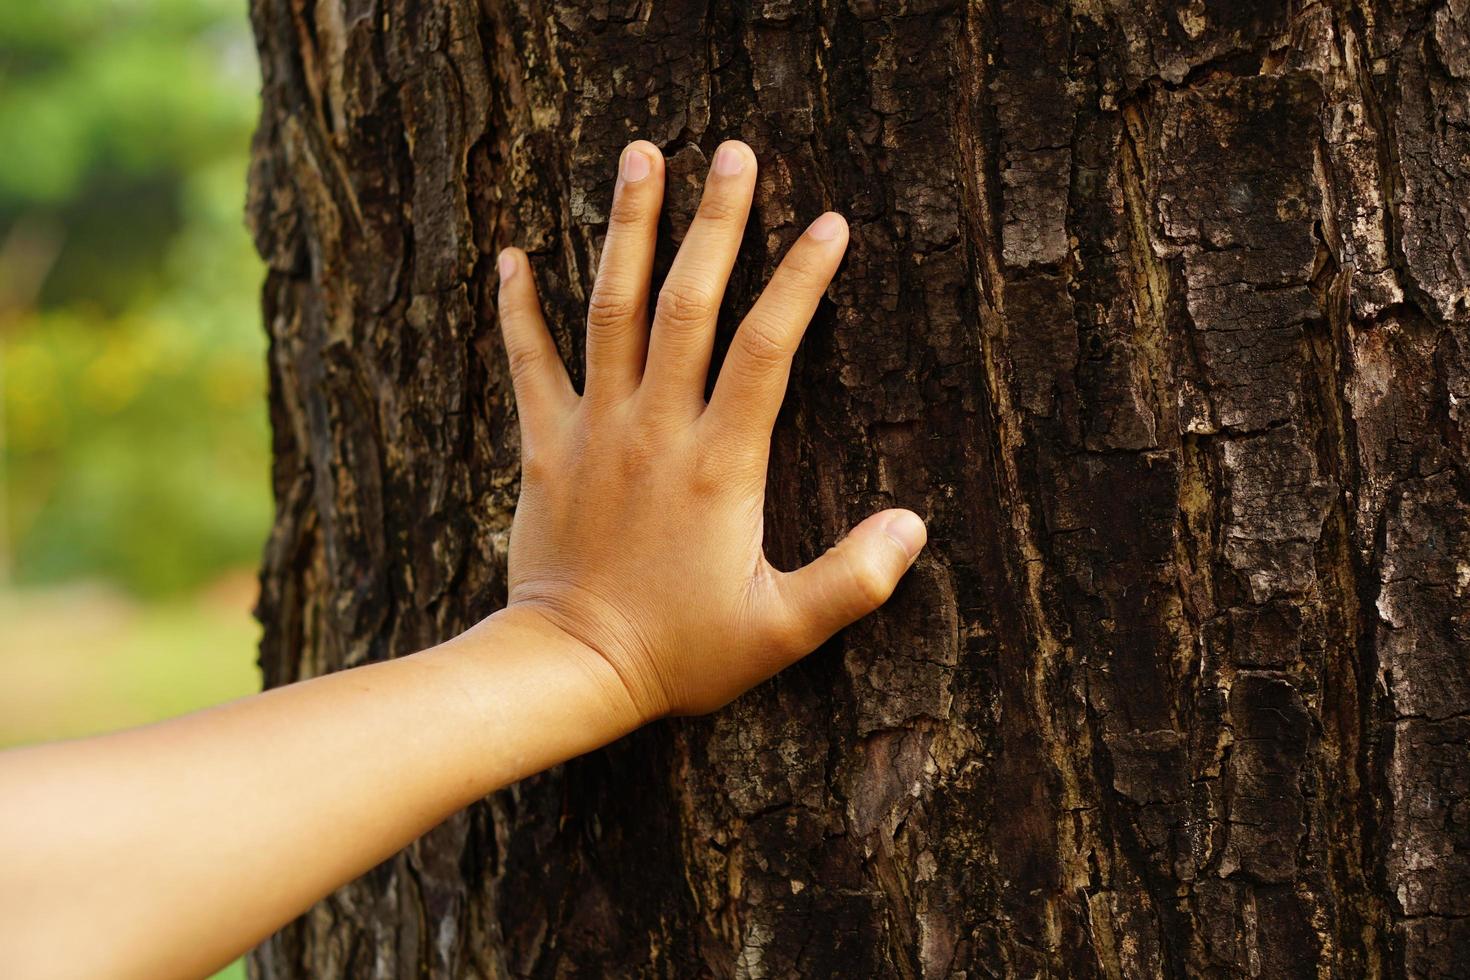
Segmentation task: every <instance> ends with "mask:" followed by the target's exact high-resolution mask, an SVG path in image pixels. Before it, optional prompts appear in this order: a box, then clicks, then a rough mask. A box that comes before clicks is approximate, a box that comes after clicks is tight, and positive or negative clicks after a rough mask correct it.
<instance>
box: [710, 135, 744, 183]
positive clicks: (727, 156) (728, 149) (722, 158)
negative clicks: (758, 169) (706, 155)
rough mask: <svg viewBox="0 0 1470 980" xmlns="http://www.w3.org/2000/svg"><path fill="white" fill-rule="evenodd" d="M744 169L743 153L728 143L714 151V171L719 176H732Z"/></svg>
mask: <svg viewBox="0 0 1470 980" xmlns="http://www.w3.org/2000/svg"><path fill="white" fill-rule="evenodd" d="M744 169H745V154H744V153H741V152H740V151H739V150H738V149H736V148H735V147H734V146H732V145H731V144H729V143H726V144H725V145H724V146H722V147H720V149H719V151H718V152H716V153H715V173H717V174H719V175H720V176H721V177H733V176H735V175H736V174H738V173H739V172H740V171H742V170H744Z"/></svg>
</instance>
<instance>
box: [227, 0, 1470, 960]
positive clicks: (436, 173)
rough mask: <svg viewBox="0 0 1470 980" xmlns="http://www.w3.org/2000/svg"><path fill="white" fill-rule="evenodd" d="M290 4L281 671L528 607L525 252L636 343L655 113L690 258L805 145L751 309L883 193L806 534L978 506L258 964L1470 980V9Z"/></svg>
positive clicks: (1373, 1)
mask: <svg viewBox="0 0 1470 980" xmlns="http://www.w3.org/2000/svg"><path fill="white" fill-rule="evenodd" d="M253 17H254V22H255V29H256V32H257V35H258V38H259V43H260V53H261V59H262V64H263V71H264V79H265V86H264V100H265V101H264V112H263V115H262V119H261V126H260V131H259V135H258V138H257V142H256V148H255V159H254V166H253V171H252V175H251V202H250V209H249V211H250V219H251V223H252V227H253V229H254V232H255V235H256V239H257V241H258V243H259V247H260V250H261V252H262V254H263V255H264V256H265V257H266V259H267V260H268V262H269V267H270V272H269V277H268V279H267V282H266V285H265V296H264V310H265V319H266V323H267V326H268V329H269V331H270V336H271V358H270V374H271V382H272V384H271V414H272V419H273V421H274V426H275V460H276V462H275V471H274V486H275V493H276V496H277V500H278V505H279V510H278V513H277V518H276V525H275V530H274V533H273V534H272V536H271V540H270V544H269V547H268V550H267V553H266V559H265V569H264V572H263V583H264V592H263V597H262V600H261V605H260V615H261V619H262V621H263V622H264V624H265V636H264V640H263V642H262V646H261V663H262V666H263V668H264V672H265V678H266V682H267V683H268V684H271V685H276V684H282V683H286V682H288V681H293V680H296V679H299V678H303V677H308V676H311V675H315V674H320V673H323V672H325V671H329V670H335V669H338V668H342V667H347V666H351V665H355V664H361V663H365V662H368V661H372V660H377V659H381V658H385V657H392V656H397V655H400V654H406V653H409V652H411V651H413V650H416V649H419V648H421V647H424V646H426V645H429V644H432V643H434V642H436V641H439V640H442V639H444V638H446V637H448V636H450V635H452V634H454V633H456V632H457V631H459V630H461V629H463V628H465V627H467V626H469V625H470V624H472V623H474V622H475V621H476V620H478V619H480V618H481V617H483V616H484V615H486V614H488V613H489V612H491V611H492V610H494V609H495V608H497V606H498V605H499V604H500V603H501V602H502V601H503V598H504V593H505V544H506V538H507V531H508V529H509V527H510V522H511V515H512V510H513V507H514V504H515V500H516V491H517V456H518V446H517V434H516V422H515V411H514V405H513V402H512V399H511V393H510V392H511V389H510V384H509V381H508V378H507V369H506V365H505V363H504V355H503V353H502V350H501V346H500V340H499V337H498V334H497V331H496V322H495V309H494V292H493V290H494V278H495V277H494V272H493V257H494V254H495V250H496V249H497V248H498V247H499V246H501V245H504V244H510V243H515V244H519V245H522V246H524V247H525V248H526V249H527V250H528V251H529V252H530V253H531V255H532V260H533V263H534V266H535V270H536V275H537V278H538V281H539V283H540V285H541V287H542V290H543V294H544V296H545V299H546V303H547V308H548V318H549V319H550V321H551V322H552V323H554V324H555V325H556V326H555V328H554V329H555V333H556V338H557V341H558V343H559V344H560V346H561V348H562V351H563V353H564V354H565V355H566V357H567V360H568V363H569V364H570V365H572V373H573V376H574V377H579V376H580V370H581V369H580V364H581V356H582V334H581V328H582V322H583V304H584V303H585V301H586V298H587V293H588V289H589V286H590V282H591V279H592V273H593V269H594V268H595V265H596V258H597V254H598V250H599V247H600V245H601V241H602V236H603V233H604V230H605V222H606V218H607V205H608V199H609V196H610V193H611V189H612V182H613V177H614V169H615V164H616V160H617V156H618V153H619V150H620V149H621V148H622V146H623V145H624V144H625V142H626V141H628V140H630V139H632V138H634V137H646V138H648V139H651V140H653V141H654V142H655V143H657V144H659V145H660V146H662V147H663V149H664V152H665V153H666V155H667V156H668V160H669V166H668V170H669V176H670V179H669V189H668V199H667V202H666V205H667V207H666V211H667V217H666V220H665V228H666V230H667V232H668V233H669V235H670V238H671V239H672V240H673V241H677V239H678V236H679V233H680V231H681V230H682V228H683V227H684V226H685V225H686V223H687V221H688V219H689V217H690V214H691V211H692V209H693V206H694V203H695V200H696V195H697V193H698V188H699V184H700V182H701V180H702V178H703V175H704V172H705V169H706V165H707V162H708V157H709V154H710V153H711V152H712V150H713V148H714V147H715V145H716V144H717V143H718V142H719V141H720V140H721V139H724V138H727V137H740V138H742V139H744V140H746V141H747V142H749V143H750V144H751V146H752V147H754V148H755V151H756V154H757V156H758V157H759V159H760V163H761V168H762V169H761V176H760V181H759V186H758V190H757V194H756V206H755V210H754V213H753V216H752V219H751V225H750V230H749V233H748V235H747V237H746V248H745V252H744V261H743V264H742V267H741V269H740V270H738V271H737V273H736V279H735V280H734V281H733V282H732V286H731V289H730V292H729V294H728V298H727V308H726V313H727V314H728V315H727V316H725V317H724V318H722V324H721V342H722V343H723V342H724V341H726V340H728V337H729V334H730V332H731V330H732V329H733V326H734V323H735V322H736V320H737V318H738V315H739V314H740V312H742V311H743V310H744V309H745V308H746V306H747V305H748V304H749V303H750V301H751V300H752V298H753V297H754V296H755V295H756V293H757V291H758V290H759V287H760V285H761V282H762V281H763V279H764V278H765V277H766V276H767V275H769V273H770V271H771V270H772V268H773V267H774V265H775V262H776V260H777V258H778V257H779V255H780V254H781V252H782V251H783V249H784V247H785V246H786V245H787V244H788V243H789V242H790V241H792V239H793V238H794V237H795V236H796V235H797V234H798V232H799V229H800V228H801V227H803V225H804V223H805V222H806V221H808V220H809V219H811V218H812V217H814V216H815V215H816V214H817V213H818V212H820V211H821V210H822V209H823V208H829V207H830V208H834V209H837V210H839V211H841V212H843V213H844V214H846V215H847V216H848V218H849V219H850V221H851V224H852V245H851V249H850V251H849V255H848V258H847V261H846V263H845V265H844V268H843V271H842V272H841V273H840V274H839V277H838V279H837V281H836V283H835V284H834V285H833V287H832V288H831V290H830V292H829V294H828V297H829V301H828V302H826V303H824V304H823V308H822V309H821V310H820V311H819V313H818V315H817V317H816V319H815V321H814V322H813V325H812V328H811V330H810V332H809V334H808V336H807V339H806V341H805V343H804V345H803V350H802V353H801V354H800V355H799V356H798V360H797V365H796V368H795V371H794V373H793V378H792V384H791V392H790V395H789V398H788V401H787V405H786V409H785V411H784V412H783V415H782V419H781V422H780V424H779V427H778V430H777V432H776V435H775V445H774V450H773V456H772V464H771V475H770V492H769V500H768V504H767V549H768V552H769V554H770V555H771V557H772V560H773V561H775V562H776V563H777V564H778V565H780V566H782V567H793V566H795V565H796V564H798V563H801V562H804V561H806V560H809V559H810V558H812V557H813V556H815V555H816V554H818V553H819V552H820V551H821V550H822V549H823V548H824V547H825V546H827V545H828V544H830V543H831V542H832V541H833V540H834V539H835V538H836V537H837V536H839V535H840V534H841V533H842V531H843V530H844V529H845V528H847V527H848V526H850V525H851V524H852V523H854V522H855V521H856V520H858V519H860V518H861V517H863V516H865V515H866V514H868V513H870V512H872V511H874V510H876V509H878V508H881V507H885V506H889V505H903V506H909V507H913V508H915V509H917V510H919V511H920V512H921V513H922V514H924V515H925V517H926V518H927V520H928V521H929V526H930V542H931V544H930V547H929V550H928V552H927V553H926V555H925V557H923V558H922V559H921V560H920V562H919V564H918V565H917V566H916V567H915V568H914V570H913V572H912V573H911V574H910V576H909V578H908V580H907V581H906V582H905V584H904V585H903V586H902V587H901V588H900V590H899V592H898V594H897V596H896V597H895V598H894V600H893V601H892V602H891V603H890V604H889V606H887V607H886V608H885V609H884V610H882V611H881V612H880V613H878V614H877V615H874V616H872V617H870V618H869V619H867V620H865V621H863V622H861V623H859V624H857V625H856V626H854V627H852V628H851V629H849V630H847V631H846V632H845V633H844V634H842V635H841V636H839V637H838V638H837V639H835V640H833V641H832V642H831V643H829V644H828V645H827V646H826V647H825V648H823V649H822V650H820V651H818V652H817V653H815V654H813V655H812V657H811V658H809V659H808V660H807V661H805V662H803V663H802V664H800V665H798V666H797V667H794V668H792V669H791V670H789V671H787V672H786V673H784V674H782V675H780V676H779V677H778V678H776V679H775V680H774V681H772V682H770V683H767V684H765V685H763V686H761V687H760V688H758V689H757V690H755V691H752V692H751V693H750V694H748V695H747V696H745V697H744V698H742V699H740V700H739V701H738V702H736V703H735V704H733V705H731V706H730V707H729V708H727V709H725V710H723V711H721V712H719V713H717V714H716V715H714V716H712V717H709V718H704V719H693V720H680V721H670V722H664V723H659V724H656V725H652V726H649V727H648V728H646V729H645V730H643V731H641V732H639V733H638V734H636V735H634V736H633V737H631V738H628V739H626V740H624V741H623V742H621V743H619V744H617V745H614V746H611V747H610V748H608V749H607V750H605V751H603V752H599V753H596V754H594V755H591V756H589V757H586V758H583V759H579V760H577V761H575V762H573V763H570V764H568V765H566V766H563V767H561V768H559V769H557V770H555V771H552V772H549V773H546V774H544V775H541V776H538V777H536V778H533V779H530V780H527V781H526V782H524V783H522V784H520V785H518V786H516V787H513V788H512V789H509V790H507V791H505V792H502V793H499V794H497V795H495V796H493V797H491V798H490V799H488V800H486V801H485V802H483V803H481V804H478V805H476V806H474V807H472V808H471V809H470V810H468V811H467V812H465V813H462V814H460V815H458V816H456V817H454V818H452V819H451V820H449V821H448V822H447V823H446V824H445V825H444V826H442V827H440V828H439V829H437V830H435V831H434V832H432V833H430V834H429V835H428V836H426V837H425V838H424V839H422V840H421V841H419V842H418V843H416V844H415V845H413V846H412V847H410V848H409V849H408V850H407V851H406V852H404V853H403V854H401V855H399V856H398V857H396V858H394V859H393V860H391V861H389V862H387V863H386V864H384V865H383V866H382V867H380V868H379V869H377V870H375V871H374V872H372V873H370V874H369V875H367V876H366V877H364V878H363V879H362V880H360V881H357V882H355V883H353V884H351V885H349V886H347V887H345V888H343V889H342V890H341V891H339V892H338V893H336V894H335V895H333V896H332V897H331V898H329V899H328V900H326V901H324V902H323V903H321V904H320V905H318V906H317V907H316V908H314V909H313V910H312V911H311V912H309V913H308V914H307V915H306V916H305V917H303V918H302V919H301V920H299V921H298V922H296V923H294V924H292V925H291V926H289V927H288V928H286V929H285V930H283V931H282V932H281V933H280V934H279V935H277V936H276V937H274V938H273V939H271V940H270V941H269V942H267V943H266V944H265V945H264V946H263V947H261V948H260V950H258V951H257V952H256V953H255V954H254V956H253V958H252V971H253V975H254V976H256V977H265V978H277V977H299V976H313V977H353V978H357V977H399V976H402V977H419V976H431V977H569V976H616V977H623V976H663V977H690V976H712V977H794V976H804V977H827V976H841V977H853V978H866V977H905V978H917V977H925V978H933V977H950V976H958V977H980V976H1000V975H1005V976H1054V977H1082V976H1107V977H1156V976H1171V977H1172V976H1208V977H1225V976H1261V977H1307V976H1319V977H1343V978H1349V977H1360V976H1389V977H1429V976H1452V975H1455V976H1467V975H1470V918H1467V916H1470V244H1467V242H1470V2H1467V0H1437V2H1435V3H1430V2H1428V0H1318V2H1305V3H1297V2H1293V3H1287V2H1278V3H1271V2H1266V0H1251V2H1247V0H1188V2H1178V3H1167V2H1165V0H1072V2H1070V3H1043V2H1041V0H972V2H971V3H969V4H968V5H966V4H964V3H959V2H941V0H927V2H926V0H906V2H905V0H846V2H841V0H820V2H817V3H813V4H805V3H799V2H795V0H757V2H749V3H739V4H722V3H701V2H697V0H670V2H654V0H642V2H632V0H626V2H621V3H620V2H591V0H568V2H564V3H558V2H542V0H481V2H480V3H479V4H478V5H477V4H476V3H473V2H469V0H437V2H413V0H315V2H314V3H312V2H308V0H254V3H253ZM660 255H661V263H662V265H663V266H664V267H666V265H667V261H668V259H669V258H670V257H671V255H672V245H671V244H670V243H668V242H666V243H665V245H664V246H663V248H662V249H661V253H660ZM392 791H393V789H392V787H391V786H389V787H384V792H385V793H391V792H392Z"/></svg>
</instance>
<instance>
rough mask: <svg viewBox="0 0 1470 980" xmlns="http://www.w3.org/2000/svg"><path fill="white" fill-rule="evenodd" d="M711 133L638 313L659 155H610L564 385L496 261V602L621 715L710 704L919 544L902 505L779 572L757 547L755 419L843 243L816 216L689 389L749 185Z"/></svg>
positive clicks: (685, 710)
mask: <svg viewBox="0 0 1470 980" xmlns="http://www.w3.org/2000/svg"><path fill="white" fill-rule="evenodd" d="M755 175H756V161H755V154H754V153H752V152H751V150H750V148H749V147H748V146H746V145H745V144H743V143H739V142H734V141H732V142H727V143H724V144H722V145H721V146H720V148H719V150H718V151H717V152H716V154H715V157H714V163H713V166H712V167H711V169H710V174H709V179H708V181H707V182H706V184H705V188H704V196H703V199H702V200H701V202H700V205H699V211H698V213H697V214H696V215H695V217H694V220H693V222H692V223H691V225H690V227H689V231H688V234H687V235H686V236H685V239H684V242H683V244H682V246H681V247H680V249H679V253H678V255H677V256H676V257H675V259H674V263H673V266H672V267H671V269H670V270H669V274H668V277H667V279H666V280H665V282H664V285H663V289H662V290H661V291H660V292H659V296H658V302H657V305H656V308H655V310H654V313H653V325H652V331H651V332H650V329H649V326H648V308H649V303H648V292H649V278H650V275H651V273H652V270H653V256H654V245H655V240H656V237H657V227H658V215H659V207H660V203H661V201H662V198H663V188H664V161H663V156H662V154H660V152H659V150H658V148H657V147H655V146H654V145H653V144H652V143H648V142H643V141H639V142H636V143H633V144H632V145H630V146H629V147H628V148H627V149H626V150H625V151H624V152H623V156H622V160H621V164H620V169H619V175H618V180H617V187H616V189H615V191H614V193H613V206H612V213H611V218H610V220H609V225H608V232H607V241H606V244H605V246H604V249H603V254H602V261H601V265H600V267H599V269H598V272H597V282H596V285H595V287H594V289H593V292H592V299H591V302H590V303H589V309H588V316H587V384H586V392H585V394H583V395H582V396H580V397H579V396H578V395H577V393H576V392H575V391H574V390H573V388H572V385H571V382H570V381H569V380H568V378H567V374H566V370H565V368H564V367H563V365H562V363H561V358H560V356H559V354H558V352H557V349H556V346H555V345H554V344H553V342H552V340H551V336H550V334H549V333H548V332H547V329H546V323H545V321H544V320H543V319H542V316H541V310H540V303H539V301H538V299H537V296H536V287H535V284H534V283H533V282H532V279H531V271H530V268H529V266H528V264H527V260H526V256H525V254H524V253H523V252H521V251H520V250H518V249H506V250H505V251H504V252H503V253H501V255H500V260H499V270H500V300H499V305H500V319H501V326H502V329H503V330H504V333H505V347H506V352H507V354H508V356H509V359H510V366H511V374H512V376H513V379H514V384H515V392H516V401H517V404H518V406H519V409H520V419H521V440H522V460H521V472H522V477H521V498H520V503H519V506H518V507H517V508H516V515H515V524H514V526H513V528H512V531H511V543H510V598H509V609H511V610H534V611H535V612H536V613H538V614H539V615H540V616H542V617H544V618H545V619H546V620H547V621H548V622H549V623H551V624H552V625H554V626H555V627H557V628H558V629H560V630H561V631H563V632H564V633H566V634H567V635H568V636H570V637H571V638H573V639H574V640H576V641H578V642H580V643H581V644H584V645H585V646H586V647H588V648H590V649H591V650H592V651H594V652H595V653H596V654H598V655H599V656H600V657H602V658H603V659H605V660H606V661H607V663H608V664H610V665H611V666H612V668H613V670H615V671H616V673H617V676H618V677H619V678H620V679H621V681H622V683H623V686H624V687H625V688H626V690H627V693H628V695H629V697H630V698H631V699H632V701H633V703H634V705H635V706H636V710H637V712H638V713H639V715H640V720H647V719H651V718H655V717H658V716H661V715H664V714H697V713H702V712H706V711H712V710H714V709H715V708H718V707H720V706H721V705H723V704H725V703H726V702H728V701H730V700H731V699H732V698H734V697H736V696H737V695H739V694H740V693H741V692H743V691H745V690H746V689H747V688H749V687H751V686H752V685H754V684H756V683H758V682H760V681H762V680H764V679H766V678H767V677H770V676H771V675H772V674H774V673H776V672H777V671H779V670H780V669H782V668H783V667H785V666H787V665H788V664H790V663H792V662H794V661H796V660H798V659H800V658H801V657H803V656H805V655H806V654H807V653H809V652H810V651H812V650H813V649H815V648H816V647H817V646H819V645H820V644H821V643H822V642H823V641H825V640H826V639H827V638H828V637H830V636H831V635H832V634H833V633H835V632H836V631H837V630H839V629H841V628H842V627H843V626H846V625H847V624H848V623H850V622H852V621H853V620H855V619H857V618H859V617H860V616H863V615H866V614H867V613H869V612H871V611H872V610H873V609H875V608H877V607H878V606H879V605H881V604H882V603H883V602H884V601H886V600H887V598H888V596H889V595H890V594H891V593H892V592H893V589H894V586H895V585H897V583H898V580H899V578H900V577H901V576H902V575H903V573H904V572H905V571H907V570H908V567H909V565H910V564H912V562H913V560H914V556H915V555H917V554H918V552H919V550H920V549H921V548H922V547H923V545H924V541H925V530H924V524H923V522H922V521H921V520H920V519H919V517H918V516H917V515H915V514H913V513H912V512H910V511H906V510H887V511H883V512H881V513H878V514H874V515H873V516H872V517H870V518H868V519H867V520H865V521H863V522H862V523H861V524H859V525H858V526H857V527H856V528H854V529H853V531H852V532H851V533H850V534H849V535H848V536H847V537H846V538H845V539H844V540H843V541H842V542H841V543H840V544H838V545H837V546H836V547H834V548H832V549H831V550H829V551H828V552H827V553H826V554H825V555H823V556H822V557H820V558H818V559H817V560H816V561H814V562H812V563H811V564H810V565H807V566H806V567H804V568H802V569H799V570H797V571H795V572H781V571H778V570H777V569H775V568H774V567H772V566H771V564H770V563H769V562H767V561H766V558H765V555H764V553H763V552H762V549H761V542H762V534H763V528H762V511H763V505H764V498H765V484H766V466H767V458H768V456H769V453H770V441H771V428H772V426H773V425H774V424H775V421H776V413H777V411H778V410H779V409H780V407H781V399H782V396H783V394H784V392H785V390H786V380H787V376H788V374H789V373H790V368H791V358H792V355H793V354H794V352H795V350H796V346H797V344H798V343H799V342H800V340H801V335H802V333H803V332H804V331H805V330H806V325H807V323H808V321H810V319H811V317H812V314H813V312H814V311H815V310H816V308H817V303H818V301H819V300H820V299H821V297H822V294H823V292H824V291H825V290H826V288H827V284H828V283H829V282H830V281H831V279H832V276H833V274H834V273H835V272H836V271H837V265H838V263H839V262H840V261H841V259H842V253H843V251H844V250H845V249H846V247H847V223H846V222H845V221H844V220H843V219H842V217H841V216H840V215H837V214H834V213H831V212H828V213H826V214H823V215H822V216H821V217H819V218H818V219H817V220H816V221H814V222H813V223H812V225H811V226H810V227H809V228H807V230H806V232H805V233H804V234H803V235H802V236H801V238H800V239H798V240H797V242H796V243H795V244H794V245H793V246H792V247H791V250H790V251H789V252H788V253H787V255H786V257H785V258H784V259H783V260H782V262H781V265H780V267H779V268H778V269H777V270H776V273H775V275H773V276H772V277H771V281H770V283H769V284H768V285H767V286H766V289H765V292H763V293H762V294H761V296H760V298H759V299H758V300H757V301H756V303H755V305H754V306H753V307H752V308H751V310H750V312H749V313H748V314H747V315H746V317H745V319H744V321H743V322H742V323H741V324H740V328H739V331H738V332H737V333H736V335H735V339H734V341H733V344H732V346H731V349H730V353H729V355H728V357H727V359H726V360H725V363H724V366H723V368H722V369H721V371H720V377H719V379H718V382H717V384H716V385H715V390H714V395H713V397H712V398H711V399H710V401H709V403H708V404H705V401H704V390H705V377H706V375H707V374H708V372H709V365H710V352H711V348H712V347H713V344H714V335H715V320H716V315H717V313H718V311H719V307H720V299H721V296H722V295H723V294H724V291H725V283H726V281H727V280H728V279H729V276H730V270H731V267H732V266H733V265H734V264H735V258H736V254H737V252H738V251H739V247H740V241H741V238H742V235H743V234H744V229H745V221H746V217H747V216H748V214H749V212H750V200H751V193H752V191H753V189H754V187H755Z"/></svg>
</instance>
